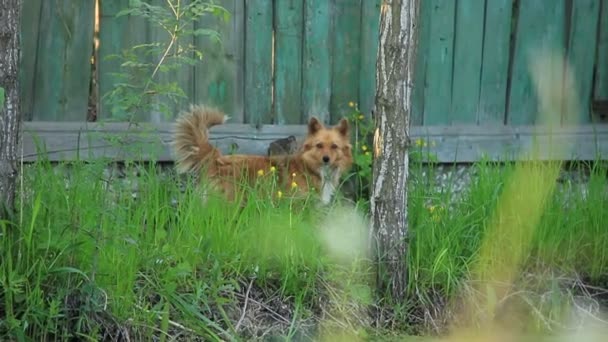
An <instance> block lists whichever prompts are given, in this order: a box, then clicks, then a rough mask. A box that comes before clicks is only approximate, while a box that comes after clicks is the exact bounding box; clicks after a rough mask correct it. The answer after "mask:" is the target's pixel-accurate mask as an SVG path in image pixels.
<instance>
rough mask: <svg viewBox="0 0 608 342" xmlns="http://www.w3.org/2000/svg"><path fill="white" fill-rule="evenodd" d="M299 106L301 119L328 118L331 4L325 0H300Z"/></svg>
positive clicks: (323, 119)
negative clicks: (300, 59) (301, 40)
mask: <svg viewBox="0 0 608 342" xmlns="http://www.w3.org/2000/svg"><path fill="white" fill-rule="evenodd" d="M304 6H305V7H304V51H303V64H302V107H303V109H304V119H305V120H308V118H310V117H311V116H316V117H318V118H319V119H320V120H322V121H323V122H329V103H330V95H331V90H330V89H331V78H330V76H331V51H332V49H331V42H330V35H329V31H330V25H331V12H330V11H331V7H330V1H327V0H307V1H306V2H305V3H304Z"/></svg>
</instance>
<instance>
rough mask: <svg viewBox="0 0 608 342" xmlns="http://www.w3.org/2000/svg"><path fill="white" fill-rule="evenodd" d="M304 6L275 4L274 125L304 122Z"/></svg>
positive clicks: (286, 0)
mask: <svg viewBox="0 0 608 342" xmlns="http://www.w3.org/2000/svg"><path fill="white" fill-rule="evenodd" d="M303 6H304V2H303V1H301V0H282V1H276V2H275V7H274V21H275V27H274V30H275V64H274V87H273V89H274V113H275V115H276V117H275V121H274V122H275V123H277V124H280V125H283V124H299V123H300V122H302V115H301V113H302V96H301V92H302V28H303V27H304V26H303V25H304V16H303V14H304V11H303V9H304V7H303Z"/></svg>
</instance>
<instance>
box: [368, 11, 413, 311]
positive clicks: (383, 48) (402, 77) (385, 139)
mask: <svg viewBox="0 0 608 342" xmlns="http://www.w3.org/2000/svg"><path fill="white" fill-rule="evenodd" d="M418 8H419V0H384V1H383V4H382V7H381V17H380V45H379V48H378V56H377V57H378V58H377V64H376V103H375V117H376V131H375V134H374V166H373V180H372V196H371V215H372V229H371V233H372V239H371V241H373V243H375V244H376V245H375V246H373V248H374V250H375V252H376V254H375V255H376V262H377V265H378V269H377V279H376V280H377V283H376V285H377V287H378V291H379V295H380V296H386V295H389V296H390V297H391V299H392V300H395V301H401V300H403V299H404V296H405V288H406V285H407V265H406V255H407V249H408V240H407V237H408V218H407V179H408V162H409V160H408V147H409V141H410V139H409V123H410V111H411V109H412V102H411V98H412V96H411V94H412V86H413V74H414V73H413V71H414V57H415V55H416V50H417V41H416V39H417V18H418Z"/></svg>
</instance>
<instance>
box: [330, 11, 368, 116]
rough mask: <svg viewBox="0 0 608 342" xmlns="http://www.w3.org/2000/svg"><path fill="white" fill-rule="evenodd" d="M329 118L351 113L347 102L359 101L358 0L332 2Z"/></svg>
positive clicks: (359, 43) (359, 21)
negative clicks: (332, 24)
mask: <svg viewBox="0 0 608 342" xmlns="http://www.w3.org/2000/svg"><path fill="white" fill-rule="evenodd" d="M332 16H333V18H334V19H333V21H334V27H333V30H332V32H333V35H332V41H333V44H332V50H331V51H332V56H331V58H332V62H333V63H332V68H331V80H332V84H331V102H330V113H331V115H330V116H331V117H330V122H331V123H336V122H338V121H339V120H340V118H341V117H344V116H345V115H348V114H349V113H350V108H349V107H348V103H349V102H358V98H359V72H360V66H361V57H360V56H361V30H360V25H361V0H337V1H335V2H334V4H333V15H332Z"/></svg>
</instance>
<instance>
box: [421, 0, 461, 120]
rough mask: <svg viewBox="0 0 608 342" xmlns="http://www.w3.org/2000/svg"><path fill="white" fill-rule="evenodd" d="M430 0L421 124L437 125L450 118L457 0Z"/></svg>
mask: <svg viewBox="0 0 608 342" xmlns="http://www.w3.org/2000/svg"><path fill="white" fill-rule="evenodd" d="M427 1H431V6H432V7H431V9H432V10H431V22H430V27H429V29H430V31H429V51H428V68H427V70H426V78H427V85H428V86H427V88H426V95H425V99H424V124H425V125H440V124H448V123H449V122H450V121H451V118H450V116H451V115H450V107H451V101H452V76H453V74H452V72H453V70H452V63H453V57H454V17H455V15H454V14H455V9H456V1H454V0H427Z"/></svg>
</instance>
